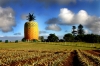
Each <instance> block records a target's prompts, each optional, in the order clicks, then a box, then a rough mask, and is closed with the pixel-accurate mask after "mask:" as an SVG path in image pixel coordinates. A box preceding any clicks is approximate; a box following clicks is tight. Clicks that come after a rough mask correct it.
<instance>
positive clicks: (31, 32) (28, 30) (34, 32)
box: [24, 13, 39, 40]
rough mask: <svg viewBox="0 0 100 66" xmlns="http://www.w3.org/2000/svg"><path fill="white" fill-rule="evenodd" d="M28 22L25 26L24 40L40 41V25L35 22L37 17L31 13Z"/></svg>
mask: <svg viewBox="0 0 100 66" xmlns="http://www.w3.org/2000/svg"><path fill="white" fill-rule="evenodd" d="M28 20H29V22H26V23H25V24H24V38H25V39H26V40H33V39H36V40H38V39H39V28H38V23H37V22H35V21H34V20H35V16H33V14H30V13H29V16H28Z"/></svg>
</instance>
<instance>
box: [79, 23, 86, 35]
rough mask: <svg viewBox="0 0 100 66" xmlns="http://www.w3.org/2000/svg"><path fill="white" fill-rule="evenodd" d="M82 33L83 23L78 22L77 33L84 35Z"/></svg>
mask: <svg viewBox="0 0 100 66" xmlns="http://www.w3.org/2000/svg"><path fill="white" fill-rule="evenodd" d="M84 33H85V32H84V30H83V25H81V24H80V25H79V26H78V35H84Z"/></svg>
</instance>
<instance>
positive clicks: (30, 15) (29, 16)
mask: <svg viewBox="0 0 100 66" xmlns="http://www.w3.org/2000/svg"><path fill="white" fill-rule="evenodd" d="M33 14H34V13H33ZM33 14H30V13H29V15H28V16H27V17H28V19H27V20H29V21H32V20H33V21H34V20H36V19H35V16H33Z"/></svg>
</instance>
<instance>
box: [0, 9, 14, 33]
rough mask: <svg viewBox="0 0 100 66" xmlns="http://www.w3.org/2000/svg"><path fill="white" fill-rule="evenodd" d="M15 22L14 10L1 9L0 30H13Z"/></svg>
mask: <svg viewBox="0 0 100 66" xmlns="http://www.w3.org/2000/svg"><path fill="white" fill-rule="evenodd" d="M15 25H16V23H15V20H14V11H13V9H12V8H10V7H7V8H2V7H0V29H1V30H2V31H3V32H9V31H12V30H13V28H12V27H13V26H15Z"/></svg>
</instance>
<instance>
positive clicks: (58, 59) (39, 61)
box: [0, 50, 100, 66]
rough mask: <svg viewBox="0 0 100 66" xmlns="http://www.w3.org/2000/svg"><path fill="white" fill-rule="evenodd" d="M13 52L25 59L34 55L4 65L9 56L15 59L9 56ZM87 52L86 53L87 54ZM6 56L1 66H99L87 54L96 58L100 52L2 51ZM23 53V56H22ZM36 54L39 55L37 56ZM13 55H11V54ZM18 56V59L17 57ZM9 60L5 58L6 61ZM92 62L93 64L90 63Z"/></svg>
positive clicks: (0, 58)
mask: <svg viewBox="0 0 100 66" xmlns="http://www.w3.org/2000/svg"><path fill="white" fill-rule="evenodd" d="M6 52H8V54H6ZM9 52H10V53H11V52H15V54H16V52H18V53H17V54H19V55H17V56H19V58H23V56H24V55H30V56H31V54H32V57H31V58H30V57H27V56H25V57H27V58H26V59H24V60H19V61H17V59H16V60H11V62H10V63H8V64H7V63H5V62H4V63H3V61H2V59H3V58H5V57H6V56H7V55H8V57H9V58H10V57H11V58H10V59H12V57H15V55H14V56H13V54H12V56H9V54H10V53H9ZM85 52H86V53H85ZM2 53H3V54H5V55H3V57H0V60H1V63H2V64H1V65H0V66H25V65H26V66H88V64H90V65H91V63H93V66H99V65H98V63H99V60H98V59H97V61H96V60H95V58H93V57H92V56H90V55H88V54H87V53H90V54H93V55H94V56H98V57H100V56H99V54H100V51H96V50H85V51H84V50H64V51H36V50H28V51H25V50H3V51H2V50H0V54H2ZM20 53H21V54H20ZM79 53H80V54H81V55H82V56H81V59H80V57H79V56H80V55H79ZM34 54H38V55H35V56H34ZM10 55H11V54H10ZM17 56H16V57H17ZM16 57H15V58H16ZM84 58H85V59H86V60H87V61H88V62H87V61H81V60H82V59H84ZM6 59H7V58H5V60H6ZM6 61H7V62H9V60H6ZM90 62H91V63H90Z"/></svg>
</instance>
